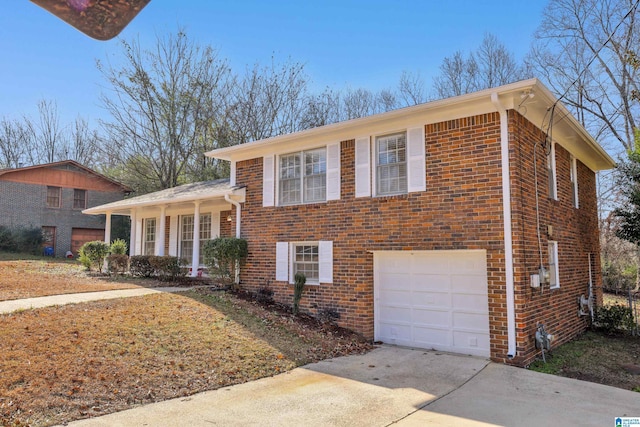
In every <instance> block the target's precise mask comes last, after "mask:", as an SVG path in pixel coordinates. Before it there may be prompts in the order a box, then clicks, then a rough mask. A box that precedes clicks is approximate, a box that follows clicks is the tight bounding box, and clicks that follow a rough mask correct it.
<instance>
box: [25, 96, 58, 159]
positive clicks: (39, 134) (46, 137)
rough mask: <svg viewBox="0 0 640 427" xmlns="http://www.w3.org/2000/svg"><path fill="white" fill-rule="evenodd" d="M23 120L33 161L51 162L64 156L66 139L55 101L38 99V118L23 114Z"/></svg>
mask: <svg viewBox="0 0 640 427" xmlns="http://www.w3.org/2000/svg"><path fill="white" fill-rule="evenodd" d="M23 120H24V123H25V126H26V128H27V129H28V131H29V138H30V140H31V147H32V148H33V153H32V155H31V158H32V159H33V160H34V161H33V163H40V162H45V163H51V162H55V161H57V160H60V159H61V158H62V157H64V152H65V146H66V141H65V135H64V130H63V128H62V126H61V125H60V117H59V115H58V105H57V103H56V102H55V101H50V100H44V99H43V100H41V101H39V102H38V118H37V119H36V120H35V121H34V120H32V119H30V118H29V117H26V116H25V117H23Z"/></svg>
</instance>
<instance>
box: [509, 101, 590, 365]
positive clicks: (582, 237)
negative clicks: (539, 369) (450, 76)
mask: <svg viewBox="0 0 640 427" xmlns="http://www.w3.org/2000/svg"><path fill="white" fill-rule="evenodd" d="M509 127H510V130H511V132H510V134H511V144H510V146H511V150H510V161H511V177H512V194H513V200H514V202H513V204H512V218H513V235H514V237H513V245H514V250H513V255H514V265H515V272H514V273H515V276H514V277H515V284H516V312H517V316H516V324H517V329H516V333H517V336H518V338H517V342H518V348H517V350H518V354H519V355H520V357H519V360H516V361H514V363H517V364H520V365H526V364H528V363H530V362H531V361H532V360H533V358H534V357H535V356H536V355H537V354H539V352H538V351H536V349H535V342H534V336H535V331H536V325H537V323H538V322H541V323H543V324H544V325H545V329H546V331H547V332H549V333H551V334H553V335H554V336H555V341H554V343H553V345H558V344H560V343H563V342H566V341H568V340H570V339H571V338H573V337H575V336H576V335H577V334H579V333H581V332H583V331H584V330H585V329H586V327H587V318H586V317H579V316H578V298H579V297H580V295H581V294H584V295H585V296H588V295H589V287H588V284H589V254H592V255H591V256H592V260H593V263H592V274H593V277H594V283H593V285H594V291H596V290H597V292H598V294H599V295H600V297H599V298H601V288H600V286H601V283H602V278H601V274H600V273H601V272H600V245H599V240H598V232H597V230H598V216H597V198H596V178H595V174H594V172H593V171H591V170H590V169H589V168H587V167H586V166H585V165H583V164H582V163H580V161H578V162H577V169H578V200H579V208H578V209H576V208H575V207H574V205H573V198H572V194H571V192H572V187H571V178H570V173H571V172H570V167H571V163H570V153H569V152H568V151H567V150H565V149H564V148H563V147H561V146H560V145H558V144H556V145H555V153H556V183H557V184H556V185H557V193H558V200H553V199H551V198H550V197H549V191H548V179H549V178H548V173H547V163H546V162H547V158H546V153H547V152H548V149H547V151H545V148H544V135H543V134H542V132H541V131H540V130H539V129H537V128H536V127H535V126H533V125H532V124H531V123H529V122H528V121H526V120H525V119H524V118H523V117H522V116H520V115H519V114H517V113H514V112H511V114H510V122H509ZM547 147H548V146H547ZM534 159H535V160H536V165H537V173H538V195H539V198H538V204H539V213H540V243H541V244H540V246H539V245H538V234H537V233H536V229H537V227H536V223H537V221H536V209H535V208H536V200H535V187H534V182H535V180H534V175H535V173H534ZM548 226H551V227H552V234H551V235H549V234H548ZM549 240H553V241H557V242H558V265H559V269H560V278H559V280H560V288H559V289H552V290H550V289H549V287H548V286H547V287H543V288H542V290H541V289H535V288H532V287H531V286H530V275H531V274H535V273H537V271H538V268H539V265H540V252H542V262H543V263H544V264H545V265H547V264H548V259H549V255H548V253H547V242H548V241H549Z"/></svg>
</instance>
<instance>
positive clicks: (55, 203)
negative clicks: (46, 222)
mask: <svg viewBox="0 0 640 427" xmlns="http://www.w3.org/2000/svg"><path fill="white" fill-rule="evenodd" d="M61 190H62V189H61V188H60V187H47V207H49V208H59V207H60V191H61Z"/></svg>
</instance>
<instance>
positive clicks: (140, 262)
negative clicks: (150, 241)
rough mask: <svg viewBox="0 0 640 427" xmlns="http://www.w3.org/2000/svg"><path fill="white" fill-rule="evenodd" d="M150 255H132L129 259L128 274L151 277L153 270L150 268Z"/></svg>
mask: <svg viewBox="0 0 640 427" xmlns="http://www.w3.org/2000/svg"><path fill="white" fill-rule="evenodd" d="M150 258H151V255H134V256H132V257H130V258H129V272H130V273H131V275H132V276H137V277H151V276H153V275H154V269H153V267H152V266H151V262H150V260H149V259H150Z"/></svg>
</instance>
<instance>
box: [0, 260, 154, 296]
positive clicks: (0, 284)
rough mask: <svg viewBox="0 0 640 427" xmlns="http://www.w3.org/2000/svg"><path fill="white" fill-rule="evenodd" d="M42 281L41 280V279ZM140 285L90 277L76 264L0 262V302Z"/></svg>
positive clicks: (44, 261) (72, 262) (94, 276)
mask: <svg viewBox="0 0 640 427" xmlns="http://www.w3.org/2000/svg"><path fill="white" fill-rule="evenodd" d="M45 277H46V279H45V280H43V278H45ZM140 283H142V282H141V281H137V282H136V281H125V280H123V279H117V278H116V279H110V278H108V277H99V276H97V275H95V274H94V275H93V276H92V275H91V274H89V273H87V271H85V268H84V267H83V266H82V265H80V264H79V263H78V262H76V261H66V260H56V259H51V258H48V259H44V260H4V261H0V301H6V300H13V299H21V298H33V297H42V296H47V295H60V294H71V293H77V292H95V291H106V290H114V289H131V288H136V287H139V284H140Z"/></svg>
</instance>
